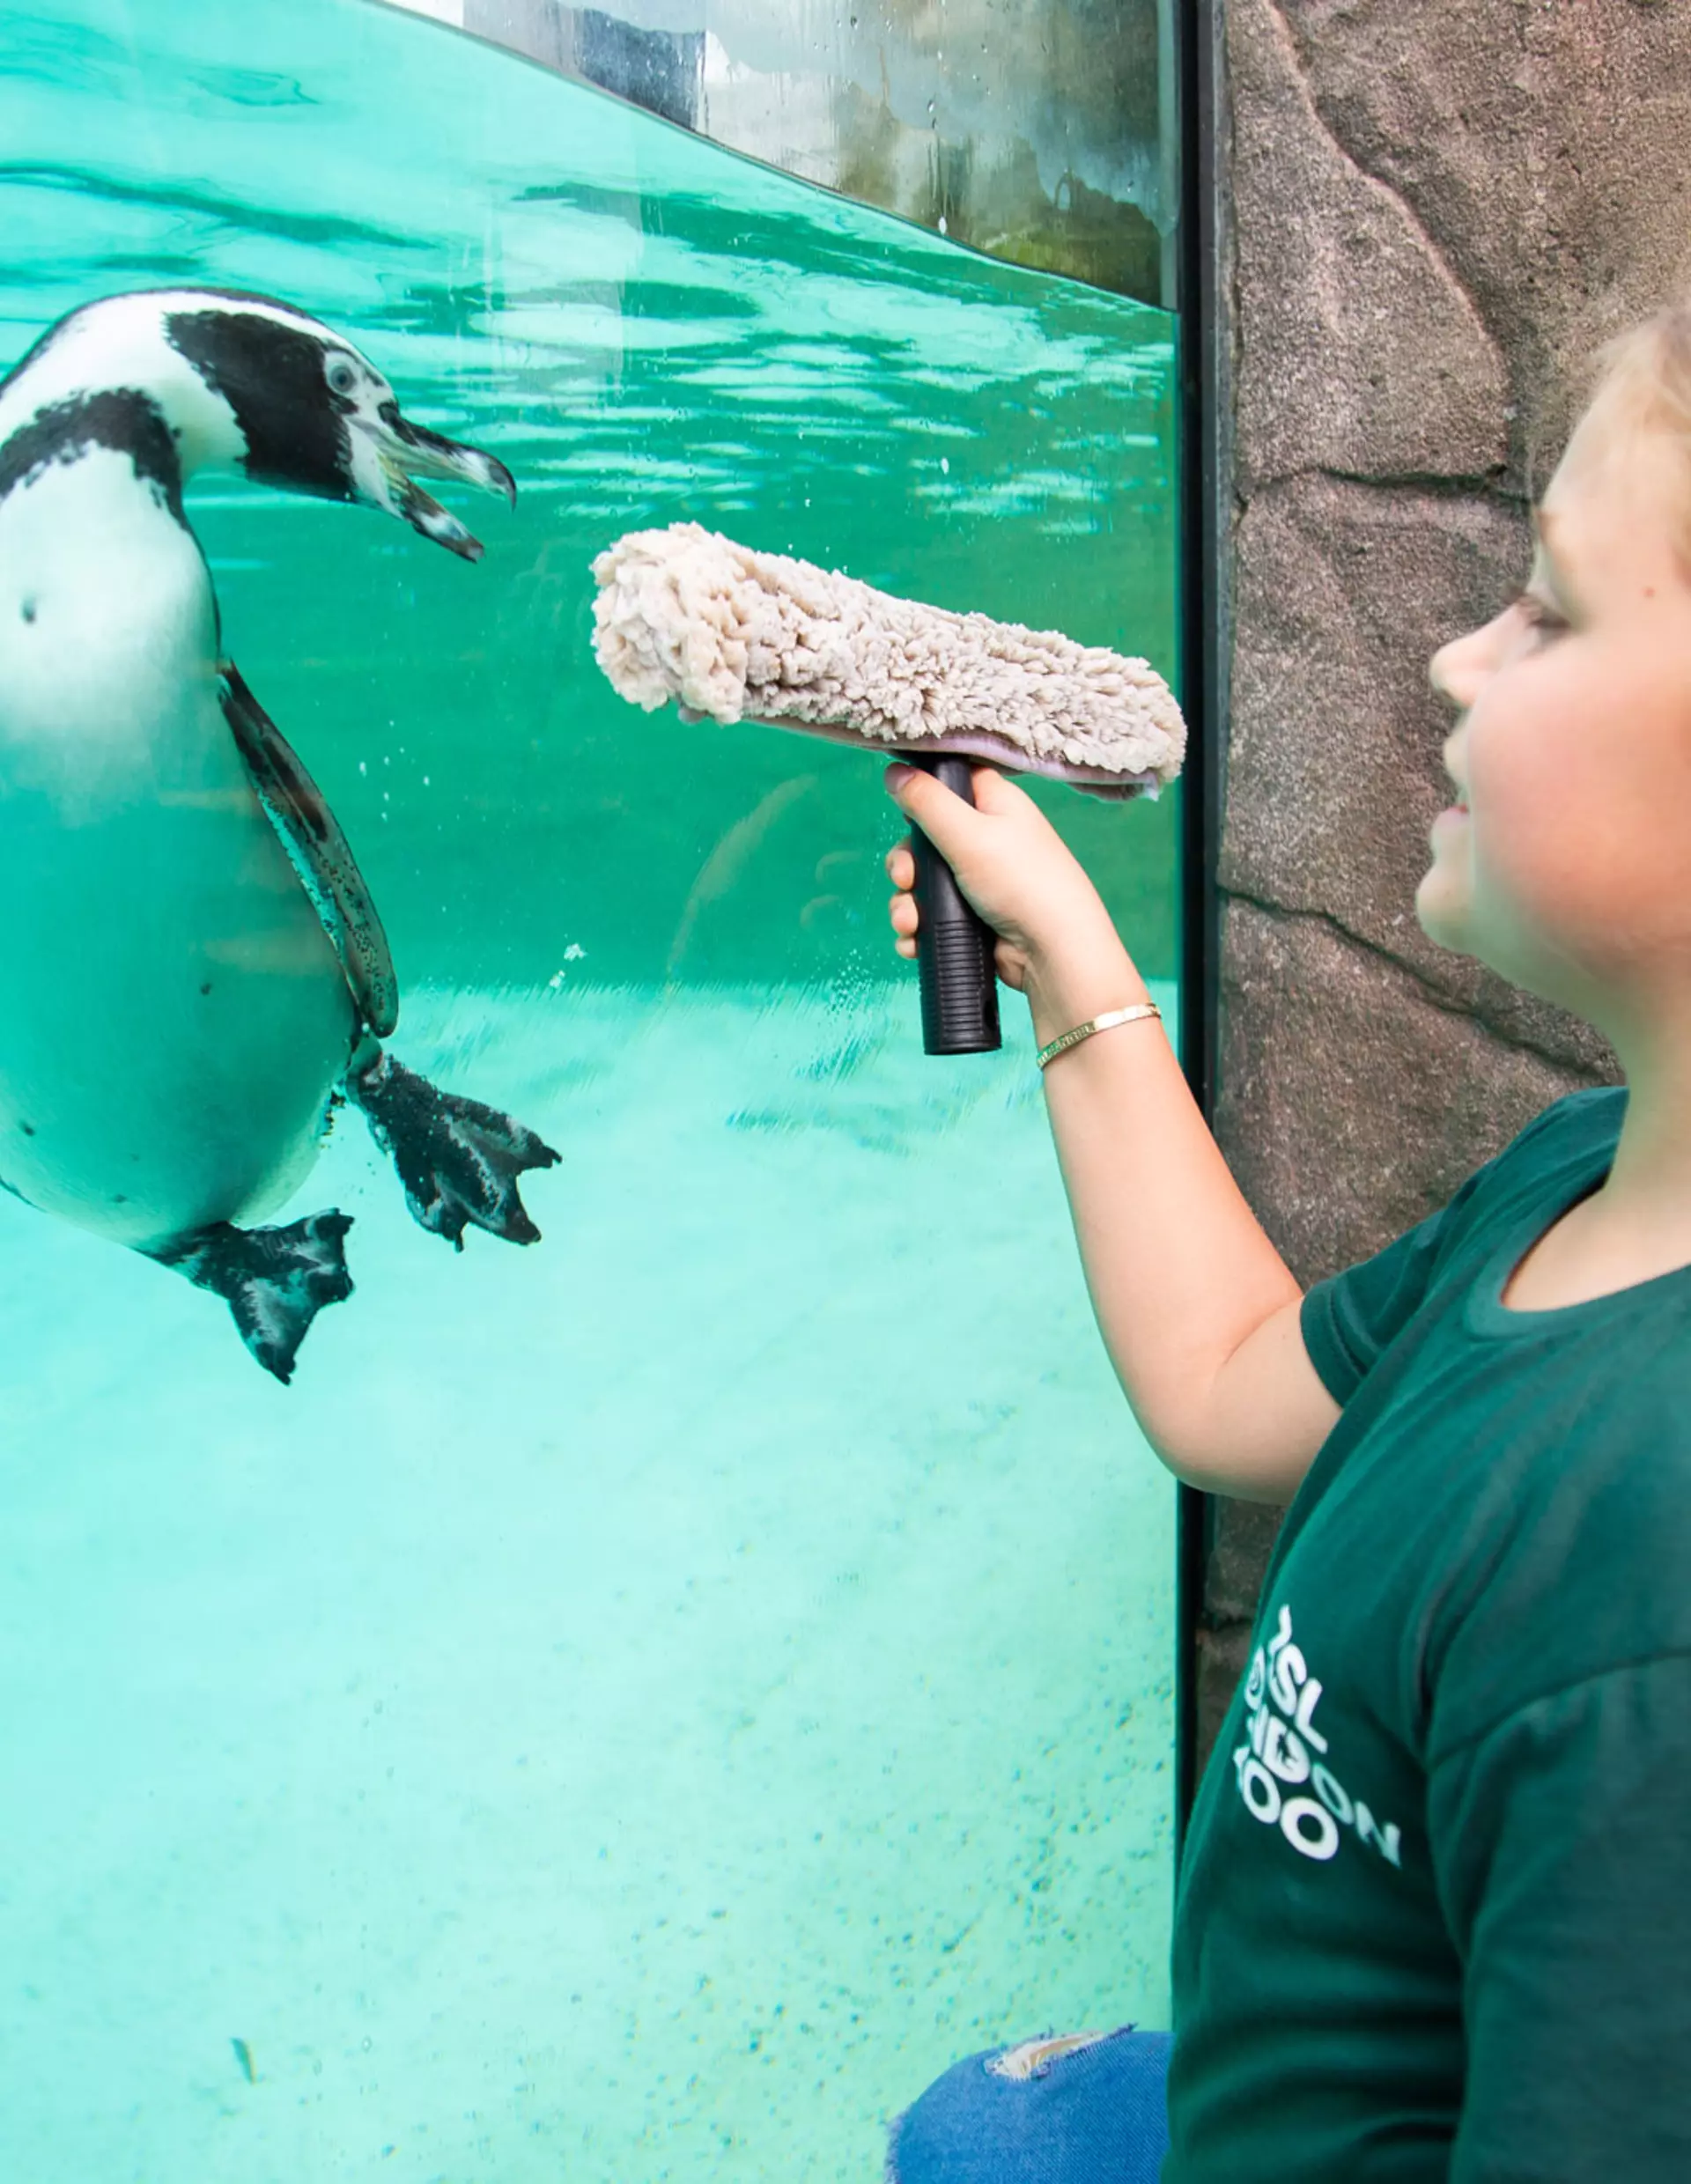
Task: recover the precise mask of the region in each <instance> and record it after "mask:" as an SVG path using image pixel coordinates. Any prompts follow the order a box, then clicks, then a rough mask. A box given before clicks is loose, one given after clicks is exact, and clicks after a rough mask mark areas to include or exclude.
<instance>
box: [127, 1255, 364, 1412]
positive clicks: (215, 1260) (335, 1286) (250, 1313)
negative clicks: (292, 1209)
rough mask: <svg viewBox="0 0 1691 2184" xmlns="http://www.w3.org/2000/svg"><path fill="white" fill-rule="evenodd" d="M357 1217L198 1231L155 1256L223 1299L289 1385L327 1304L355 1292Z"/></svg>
mask: <svg viewBox="0 0 1691 2184" xmlns="http://www.w3.org/2000/svg"><path fill="white" fill-rule="evenodd" d="M351 1226H352V1216H351V1214H337V1213H329V1214H312V1215H311V1216H310V1217H309V1219H307V1220H306V1221H292V1222H290V1223H289V1225H288V1226H287V1227H286V1228H231V1227H230V1226H229V1224H228V1223H227V1222H226V1221H216V1222H214V1223H213V1224H212V1225H211V1226H210V1228H196V1230H195V1231H194V1233H193V1234H192V1235H191V1236H181V1237H178V1238H177V1240H176V1242H175V1243H172V1244H169V1245H167V1246H166V1248H165V1249H164V1250H162V1251H153V1252H151V1253H149V1255H148V1256H149V1257H150V1258H156V1259H157V1260H158V1261H159V1264H160V1265H163V1266H173V1267H174V1268H175V1270H176V1272H177V1273H179V1274H182V1275H185V1276H186V1277H187V1279H188V1280H189V1281H191V1282H192V1283H193V1284H194V1286H195V1288H196V1289H210V1290H211V1291H212V1292H213V1293H214V1295H218V1296H220V1297H222V1298H223V1299H224V1301H225V1303H226V1304H227V1305H228V1307H229V1310H230V1311H231V1312H232V1313H233V1316H234V1322H235V1325H236V1327H237V1328H238V1329H239V1330H240V1339H241V1340H242V1341H243V1342H244V1343H245V1344H246V1345H247V1348H248V1349H249V1350H250V1351H251V1352H252V1354H253V1355H254V1356H255V1358H256V1359H257V1360H258V1361H259V1363H260V1364H261V1365H262V1367H263V1368H264V1369H265V1371H266V1372H267V1373H274V1374H275V1376H276V1377H277V1379H278V1380H279V1381H280V1382H281V1383H282V1384H283V1385H284V1387H285V1386H286V1385H287V1383H288V1382H289V1381H290V1380H291V1379H292V1377H293V1361H294V1359H295V1358H296V1357H297V1356H298V1355H299V1345H300V1344H301V1343H302V1342H303V1341H304V1340H305V1339H306V1331H307V1330H308V1329H309V1327H310V1325H311V1323H312V1321H313V1320H314V1319H315V1318H316V1317H317V1315H318V1313H319V1312H320V1311H321V1310H322V1308H323V1307H324V1305H325V1304H341V1303H343V1302H345V1301H346V1299H347V1298H348V1297H350V1296H351V1294H352V1277H351V1274H349V1273H347V1271H346V1254H345V1251H344V1248H343V1247H344V1244H345V1241H346V1232H347V1230H348V1229H349V1228H351Z"/></svg>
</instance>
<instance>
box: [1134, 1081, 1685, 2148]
mask: <svg viewBox="0 0 1691 2184" xmlns="http://www.w3.org/2000/svg"><path fill="white" fill-rule="evenodd" d="M1624 1112H1625V1095H1624V1093H1621V1092H1608V1091H1603V1092H1589V1093H1580V1094H1578V1095H1577V1096H1575V1097H1574V1098H1572V1099H1568V1100H1563V1101H1562V1102H1561V1103H1558V1104H1557V1105H1556V1106H1554V1107H1553V1108H1551V1109H1550V1110H1548V1112H1547V1113H1546V1114H1544V1115H1542V1116H1540V1118H1539V1119H1538V1121H1537V1122H1535V1123H1534V1124H1532V1126H1531V1127H1530V1128H1529V1129H1527V1130H1526V1131H1525V1132H1524V1133H1522V1135H1521V1136H1520V1137H1519V1138H1517V1140H1516V1141H1515V1142H1514V1144H1513V1145H1511V1146H1510V1147H1509V1148H1508V1150H1507V1151H1506V1152H1504V1153H1503V1154H1502V1155H1500V1156H1499V1157H1498V1158H1497V1159H1496V1160H1495V1161H1494V1162H1491V1164H1490V1165H1489V1166H1488V1167H1487V1168H1484V1169H1481V1171H1480V1173H1479V1174H1478V1175H1477V1176H1475V1177H1473V1178H1472V1179H1471V1180H1470V1181H1469V1182H1468V1183H1467V1184H1465V1185H1464V1186H1463V1188H1462V1190H1461V1191H1460V1192H1458V1195H1457V1197H1456V1198H1455V1199H1454V1200H1453V1201H1452V1202H1451V1205H1450V1206H1448V1207H1447V1208H1446V1209H1445V1211H1444V1213H1442V1214H1438V1215H1437V1216H1436V1218H1434V1219H1433V1220H1431V1221H1426V1222H1424V1223H1423V1224H1422V1226H1421V1227H1420V1228H1416V1229H1414V1230H1413V1231H1412V1232H1411V1233H1410V1234H1409V1235H1408V1236H1404V1237H1402V1238H1401V1239H1400V1240H1399V1242H1398V1243H1394V1244H1393V1245H1392V1247H1391V1248H1390V1249H1389V1250H1388V1251H1384V1252H1382V1253H1381V1254H1380V1256H1379V1257H1378V1258H1374V1259H1370V1261H1368V1262H1367V1264H1365V1265H1361V1266H1357V1267H1355V1268H1353V1269H1352V1270H1351V1272H1350V1273H1347V1274H1343V1275H1340V1277H1339V1278H1338V1279H1337V1280H1334V1281H1330V1282H1325V1283H1324V1284H1322V1285H1321V1287H1320V1288H1317V1289H1314V1290H1312V1291H1311V1294H1310V1295H1309V1296H1308V1297H1307V1298H1306V1299H1305V1301H1304V1305H1303V1333H1304V1340H1305V1342H1306V1344H1307V1346H1308V1348H1309V1353H1310V1356H1311V1359H1312V1360H1313V1361H1314V1364H1315V1367H1316V1369H1317V1371H1318V1373H1319V1374H1320V1376H1321V1378H1322V1379H1323V1380H1324V1381H1325V1383H1326V1385H1327V1386H1328V1388H1329V1389H1330V1390H1331V1391H1332V1392H1333V1397H1334V1398H1335V1400H1336V1401H1338V1402H1339V1403H1340V1404H1342V1405H1343V1406H1344V1415H1343V1416H1342V1417H1341V1418H1340V1421H1339V1423H1338V1424H1337V1425H1336V1426H1335V1427H1334V1428H1333V1433H1332V1435H1330V1436H1329V1438H1328V1440H1327V1442H1326V1443H1325V1446H1324V1448H1323V1449H1322V1450H1321V1453H1320V1455H1319V1456H1318V1457H1317V1459H1316V1462H1315V1464H1314V1465H1313V1467H1312V1468H1311V1472H1310V1473H1309V1476H1308V1478H1307V1479H1305V1481H1304V1483H1303V1487H1302V1488H1301V1489H1300V1491H1299V1493H1298V1495H1297V1498H1296V1501H1294V1503H1293V1505H1292V1508H1291V1509H1290V1511H1289V1515H1288V1516H1287V1520H1286V1524H1285V1526H1284V1529H1283V1531H1282V1532H1281V1538H1280V1541H1279V1544H1278V1546H1277V1547H1276V1550H1275V1553H1274V1561H1273V1563H1272V1565H1271V1567H1270V1569H1269V1572H1268V1576H1267V1580H1266V1584H1265V1587H1264V1590H1263V1598H1262V1607H1261V1609H1260V1612H1259V1618H1258V1623H1257V1628H1256V1631H1255V1633H1254V1635H1253V1639H1252V1657H1251V1661H1250V1665H1249V1670H1248V1673H1247V1676H1246V1678H1245V1680H1244V1684H1243V1685H1242V1686H1241V1688H1240V1690H1239V1692H1238V1693H1237V1695H1236V1697H1235V1699H1234V1701H1233V1705H1232V1708H1231V1710H1230V1712H1229V1715H1228V1718H1227V1722H1226V1724H1225V1726H1224V1727H1223V1730H1222V1735H1221V1738H1220V1739H1219V1741H1218V1744H1217V1746H1216V1750H1215V1757H1214V1759H1213V1760H1212V1762H1211V1764H1210V1767H1209V1769H1208V1772H1207V1775H1206V1777H1205V1780H1204V1782H1203V1785H1202V1788H1201V1789H1200V1793H1199V1797H1198V1802H1197V1806H1196V1810H1195V1811H1194V1814H1193V1823H1192V1829H1191V1833H1190V1835H1189V1837H1188V1841H1187V1846H1186V1852H1185V1861H1184V1865H1183V1870H1182V1874H1181V1888H1180V1900H1179V1905H1178V1913H1177V1918H1176V1934H1175V1952H1174V1984H1175V2026H1176V2037H1175V2048H1174V2061H1173V2067H1172V2070H1171V2073H1170V2091H1169V2108H1170V2129H1171V2134H1172V2151H1171V2153H1170V2157H1169V2160H1168V2164H1167V2166H1166V2167H1165V2169H1164V2171H1163V2177H1164V2180H1165V2184H1433V2180H1434V2179H1439V2180H1445V2179H1449V2180H1451V2184H1562V2180H1566V2184H1619V2180H1622V2179H1624V2180H1626V2184H1670V2180H1671V2184H1691V1268H1684V1269H1681V1270H1680V1271H1679V1272H1677V1273H1669V1274H1665V1275H1663V1276H1661V1277H1660V1278H1659V1279H1658V1280H1653V1281H1647V1282H1644V1283H1642V1284H1640V1285H1639V1286H1637V1287H1636V1288H1630V1289H1626V1290H1622V1291H1621V1292H1619V1293H1618V1294H1617V1295H1613V1296H1607V1297H1600V1298H1598V1299H1596V1300H1594V1301H1593V1302H1589V1303H1585V1304H1576V1305H1570V1306H1569V1307H1567V1308H1566V1309H1564V1310H1558V1311H1551V1312H1511V1311H1509V1310H1506V1309H1505V1308H1504V1306H1503V1302H1502V1293H1503V1288H1504V1285H1505V1283H1506V1282H1507V1280H1508V1277H1509V1275H1510V1273H1511V1272H1512V1271H1513V1269H1514V1268H1515V1266H1516V1265H1518V1264H1519V1262H1520V1260H1521V1258H1523V1256H1524V1255H1525V1252H1526V1251H1527V1249H1528V1248H1529V1247H1530V1246H1531V1245H1532V1243H1534V1242H1535V1241H1536V1239H1537V1238H1538V1237H1539V1236H1541V1235H1542V1234H1543V1233H1544V1231H1545V1229H1546V1228H1548V1227H1549V1226H1550V1224H1551V1223H1552V1222H1553V1221H1555V1220H1556V1219H1557V1217H1558V1216H1559V1215H1560V1214H1562V1213H1563V1212H1565V1211H1566V1210H1567V1209H1568V1208H1569V1206H1572V1205H1573V1204H1575V1203H1576V1202H1577V1200H1578V1199H1580V1198H1582V1197H1584V1196H1585V1195H1586V1194H1587V1193H1588V1192H1590V1191H1591V1190H1592V1189H1593V1188H1595V1187H1596V1185H1597V1184H1599V1183H1600V1182H1601V1181H1602V1179H1603V1177H1605V1176H1606V1174H1607V1172H1608V1169H1609V1166H1610V1164H1611V1162H1612V1161H1613V1154H1614V1147H1615V1141H1616V1139H1617V1136H1618V1134H1619V1132H1620V1126H1621V1117H1622V1115H1623V1114H1624Z"/></svg>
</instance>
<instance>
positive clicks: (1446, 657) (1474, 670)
mask: <svg viewBox="0 0 1691 2184" xmlns="http://www.w3.org/2000/svg"><path fill="white" fill-rule="evenodd" d="M1501 619H1502V617H1501V616H1498V617H1497V620H1501ZM1497 620H1494V621H1491V622H1488V623H1485V624H1484V626H1483V627H1482V628H1481V629H1478V630H1470V631H1468V633H1467V635H1466V637H1455V638H1451V641H1450V643H1449V644H1448V645H1441V646H1439V648H1438V650H1437V651H1436V653H1434V654H1433V657H1432V660H1431V661H1430V662H1429V666H1428V669H1427V674H1428V678H1429V681H1430V682H1431V683H1432V686H1433V688H1434V689H1435V690H1436V691H1437V692H1438V694H1439V695H1440V697H1448V698H1449V699H1450V701H1451V704H1452V705H1460V706H1463V707H1464V708H1466V707H1467V706H1469V705H1473V701H1474V699H1475V698H1476V697H1478V696H1479V695H1480V689H1481V684H1482V683H1484V681H1485V679H1486V675H1487V672H1488V668H1490V666H1491V663H1492V660H1493V657H1494V655H1495V652H1496V649H1497V648H1496V644H1495V637H1496V630H1497Z"/></svg>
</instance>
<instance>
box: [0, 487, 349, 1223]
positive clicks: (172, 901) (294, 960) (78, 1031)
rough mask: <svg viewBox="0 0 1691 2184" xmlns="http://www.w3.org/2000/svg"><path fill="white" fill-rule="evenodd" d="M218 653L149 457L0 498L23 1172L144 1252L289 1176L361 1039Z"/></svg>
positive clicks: (12, 1128) (5, 1175)
mask: <svg viewBox="0 0 1691 2184" xmlns="http://www.w3.org/2000/svg"><path fill="white" fill-rule="evenodd" d="M217 660H218V631H217V609H216V605H215V601H214V600H213V596H212V591H211V585H210V578H209V576H208V574H207V572H206V569H205V564H204V562H203V558H202V557H201V554H200V550H199V548H198V546H197V545H196V542H195V541H194V540H193V538H192V537H191V535H189V534H188V531H187V530H186V529H184V528H183V527H182V526H181V523H179V522H178V521H177V520H176V519H175V517H174V515H173V514H172V513H171V512H170V510H169V508H168V506H167V505H166V503H165V500H164V498H163V497H162V495H159V494H157V493H155V492H152V491H146V490H139V489H138V487H137V477H136V474H135V470H134V469H133V466H132V465H131V463H130V461H129V458H128V457H127V456H125V455H122V454H118V453H116V452H115V451H107V450H105V449H100V448H95V449H91V450H89V451H88V452H87V453H85V454H83V455H81V456H80V457H78V459H77V460H75V461H57V462H52V463H49V464H48V465H47V466H46V467H45V468H44V469H41V471H39V472H38V473H37V474H36V475H35V476H33V479H32V480H31V481H29V482H28V483H22V484H18V485H17V486H14V488H13V489H12V491H11V493H10V494H9V495H8V496H7V497H6V498H5V500H4V503H0V936H4V941H3V943H0V1180H4V1182H5V1183H6V1184H9V1185H10V1186H11V1188H12V1189H14V1190H15V1191H17V1192H19V1193H20V1194H21V1195H22V1196H23V1197H25V1198H26V1199H29V1200H30V1201H31V1202H32V1203H33V1204H34V1205H36V1206H40V1207H41V1208H42V1209H43V1210H44V1211H46V1212H48V1213H53V1214H60V1215H62V1216H63V1217H64V1218H66V1219H68V1220H70V1221H76V1222H78V1223H79V1224H80V1225H81V1226H83V1227H85V1228H93V1229H97V1230H98V1231H100V1233H101V1234H102V1235H105V1236H109V1237H111V1238H113V1239H114V1241H117V1242H120V1243H128V1244H132V1245H136V1246H137V1247H140V1248H143V1249H145V1248H149V1247H151V1246H154V1245H157V1244H160V1243H166V1242H168V1241H169V1240H171V1239H172V1238H174V1237H177V1236H182V1235H185V1234H188V1233H190V1232H192V1231H194V1230H196V1229H197V1228H202V1227H203V1226H205V1225H206V1224H208V1223H210V1222H214V1221H240V1220H242V1219H245V1218H250V1217H252V1216H254V1215H255V1214H262V1213H263V1212H265V1211H267V1210H269V1208H270V1207H271V1206H274V1205H276V1204H277V1203H279V1202H280V1201H281V1199H284V1197H286V1196H287V1195H288V1193H289V1192H291V1191H292V1189H293V1188H295V1187H296V1186H297V1184H299V1182H300V1181H301V1180H302V1179H303V1177H304V1175H305V1173H306V1170H307V1169H309V1167H310V1165H311V1162H312V1161H313V1159H314V1157H315V1153H316V1148H317V1144H318V1141H319V1139H320V1136H321V1124H322V1118H323V1114H324V1110H325V1105H326V1102H327V1098H328V1096H329V1092H330V1091H331V1090H332V1089H333V1088H334V1087H335V1086H336V1083H337V1082H338V1081H340V1079H341V1077H342V1076H343V1074H344V1072H345V1070H346V1067H347V1065H348V1062H349V1059H350V1058H351V1052H352V1049H353V1046H354V1044H355V1042H356V1040H357V1038H358V1033H359V1025H358V1019H357V1015H356V1013H355V1010H354V1007H353V1004H352V1000H351V994H350V993H349V992H348V989H347V985H346V981H345V978H344V977H343V972H342V970H341V966H340V963H339V961H338V960H337V958H336V953H335V950H334V948H333V947H332V945H331V943H330V941H329V937H328V935H327V934H326V933H324V931H323V928H322V926H321V922H320V920H319V918H318V915H317V912H316V910H315V909H314V906H313V904H312V903H311V901H310V899H309V897H308V896H306V892H305V890H304V889H303V888H302V887H301V885H300V883H299V879H298V878H297V877H296V875H295V873H294V870H293V867H292V864H291V863H290V861H289V860H288V857H287V855H286V853H285V852H284V849H283V847H282V845H281V844H280V842H279V841H278V840H277V836H276V834H275V832H274V830H273V829H272V827H271V825H270V821H269V820H268V819H267V818H266V816H265V815H264V813H263V810H262V808H261V807H260V804H259V801H258V799H257V797H256V795H255V793H254V790H253V786H252V782H251V779H250V777H249V776H248V774H247V769H246V767H245V765H244V764H243V762H242V760H241V757H240V752H239V750H238V749H237V748H236V745H235V742H234V740H233V736H232V734H231V732H230V729H229V726H228V723H227V722H226V721H225V718H224V715H223V712H222V709H221V706H220V704H219V697H218V672H217Z"/></svg>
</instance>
